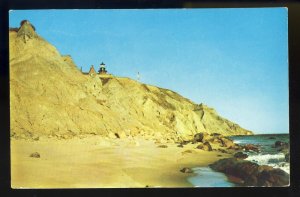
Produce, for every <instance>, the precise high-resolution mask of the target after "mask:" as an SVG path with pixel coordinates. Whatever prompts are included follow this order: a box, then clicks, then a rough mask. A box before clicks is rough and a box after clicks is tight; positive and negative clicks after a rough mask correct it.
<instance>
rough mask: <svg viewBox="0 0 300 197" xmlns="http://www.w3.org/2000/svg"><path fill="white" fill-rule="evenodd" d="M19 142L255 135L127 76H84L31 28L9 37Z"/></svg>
mask: <svg viewBox="0 0 300 197" xmlns="http://www.w3.org/2000/svg"><path fill="white" fill-rule="evenodd" d="M9 50H10V109H11V114H10V115H11V136H12V137H16V138H34V137H37V136H41V135H43V136H56V137H59V138H68V137H72V136H75V135H86V134H94V135H102V136H109V137H115V136H118V137H129V136H144V137H145V138H165V139H168V140H173V141H180V140H186V139H191V138H192V137H193V136H194V134H196V133H199V132H207V133H220V134H223V135H249V134H252V132H251V131H248V130H246V129H243V128H241V127H240V126H239V125H237V124H235V123H233V122H231V121H229V120H227V119H225V118H222V117H220V116H219V115H218V114H217V113H216V111H215V110H214V109H212V108H209V107H207V106H206V105H204V104H195V103H193V102H192V101H190V100H189V99H187V98H184V97H182V96H181V95H179V94H177V93H176V92H173V91H171V90H167V89H163V88H159V87H155V86H152V85H147V84H142V83H139V82H137V81H135V80H132V79H129V78H126V77H117V76H113V77H112V78H111V79H105V80H103V79H101V78H100V77H99V76H96V77H91V76H89V75H84V74H82V73H81V71H80V70H78V69H77V66H76V65H75V64H74V62H73V61H72V58H71V57H70V56H68V55H67V56H63V55H60V54H59V52H58V51H57V49H56V48H55V47H54V46H52V45H51V44H49V43H48V42H47V41H46V40H44V39H43V38H42V37H40V36H39V35H37V33H36V32H35V28H34V27H33V26H32V25H31V24H30V23H29V22H23V23H22V24H21V27H20V28H14V29H11V30H10V32H9Z"/></svg>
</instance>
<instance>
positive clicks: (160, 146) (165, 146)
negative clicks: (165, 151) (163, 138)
mask: <svg viewBox="0 0 300 197" xmlns="http://www.w3.org/2000/svg"><path fill="white" fill-rule="evenodd" d="M157 147H158V148H168V146H167V145H164V144H162V145H159V146H157Z"/></svg>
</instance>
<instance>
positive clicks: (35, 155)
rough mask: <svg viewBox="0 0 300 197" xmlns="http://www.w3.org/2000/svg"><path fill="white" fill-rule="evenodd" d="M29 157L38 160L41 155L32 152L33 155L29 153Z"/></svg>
mask: <svg viewBox="0 0 300 197" xmlns="http://www.w3.org/2000/svg"><path fill="white" fill-rule="evenodd" d="M30 157H34V158H40V157H41V155H40V153H38V152H34V153H31V154H30Z"/></svg>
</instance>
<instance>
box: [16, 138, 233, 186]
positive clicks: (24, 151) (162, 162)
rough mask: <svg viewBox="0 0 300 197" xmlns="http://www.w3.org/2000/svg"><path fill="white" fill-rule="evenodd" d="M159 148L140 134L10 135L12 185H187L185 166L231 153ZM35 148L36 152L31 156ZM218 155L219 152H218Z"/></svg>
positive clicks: (192, 146) (192, 147)
mask: <svg viewBox="0 0 300 197" xmlns="http://www.w3.org/2000/svg"><path fill="white" fill-rule="evenodd" d="M165 145H167V148H159V147H158V146H159V144H155V142H154V141H151V140H145V139H142V138H135V139H133V138H131V139H128V138H125V139H109V138H101V137H100V136H90V137H85V138H82V139H80V138H78V137H75V138H72V139H63V140H58V139H54V138H40V139H39V140H38V141H33V140H16V139H12V140H11V174H12V177H11V186H12V188H123V187H192V186H193V185H191V184H190V183H189V182H187V180H186V179H187V177H188V176H193V174H189V173H182V172H180V170H181V169H182V168H184V167H190V168H192V167H199V166H207V165H208V164H210V163H213V162H215V161H217V160H218V159H221V158H225V157H229V156H231V155H230V154H224V153H220V152H217V151H211V152H208V151H203V150H199V149H195V147H196V146H197V145H196V144H188V145H185V146H184V147H177V144H174V143H172V144H171V143H169V144H168V143H166V144H165ZM34 152H38V153H39V154H40V158H34V157H30V154H32V153H34ZM220 155H222V156H220Z"/></svg>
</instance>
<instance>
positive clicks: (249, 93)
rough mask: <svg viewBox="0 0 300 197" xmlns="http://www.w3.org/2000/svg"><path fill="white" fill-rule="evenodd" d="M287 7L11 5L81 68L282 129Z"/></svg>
mask: <svg viewBox="0 0 300 197" xmlns="http://www.w3.org/2000/svg"><path fill="white" fill-rule="evenodd" d="M287 13H288V11H287V9H286V8H248V9H247V8H238V9H236V8H235V9H161V10H151V9H150V10H27V11H25V10H23V11H22V10H13V11H10V13H9V24H10V27H18V26H19V23H20V21H21V20H23V19H28V20H29V21H30V22H31V23H32V24H33V25H34V26H35V27H36V31H37V33H38V34H39V35H40V36H42V37H43V38H45V39H46V40H47V41H48V42H50V43H51V44H53V45H54V46H55V47H56V48H57V49H58V50H59V51H60V53H61V54H64V55H66V54H69V55H71V56H72V57H73V59H74V61H75V63H76V64H77V66H78V67H79V68H80V67H82V68H83V70H85V71H87V70H88V69H89V67H90V65H92V64H93V65H95V67H96V68H97V69H98V67H99V64H100V63H101V62H102V61H103V62H104V63H105V64H106V65H107V69H108V71H109V72H110V73H112V74H114V75H118V76H128V77H131V78H133V79H137V72H140V75H141V81H142V82H144V83H147V84H152V85H156V86H159V87H163V88H168V89H172V90H174V91H176V92H178V93H180V94H181V95H183V96H185V97H187V98H189V99H191V100H192V101H194V102H196V103H205V104H207V105H208V106H211V107H213V108H215V109H216V110H217V112H218V113H219V114H220V115H222V116H223V117H226V118H228V119H229V120H232V121H234V122H236V123H238V124H240V125H241V126H242V127H244V128H246V129H250V130H252V131H254V132H255V133H286V132H288V130H289V118H288V32H287V27H288V26H287Z"/></svg>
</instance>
